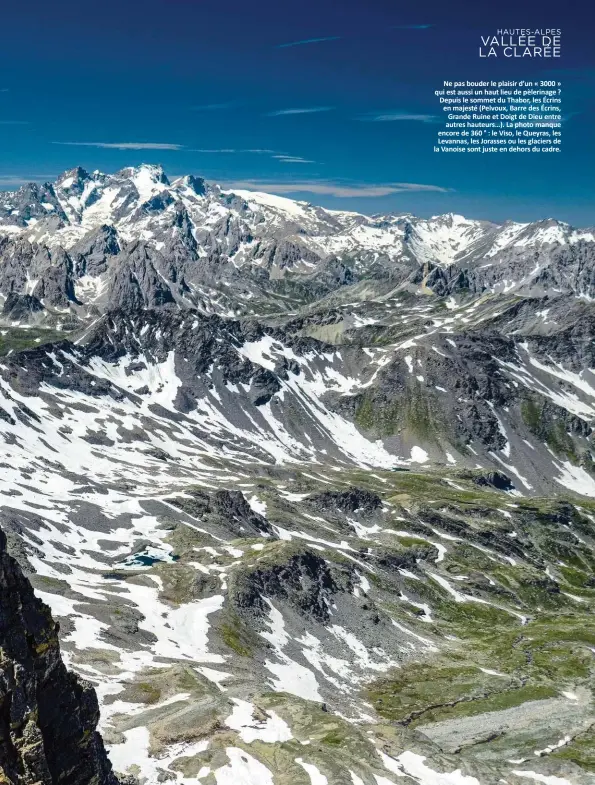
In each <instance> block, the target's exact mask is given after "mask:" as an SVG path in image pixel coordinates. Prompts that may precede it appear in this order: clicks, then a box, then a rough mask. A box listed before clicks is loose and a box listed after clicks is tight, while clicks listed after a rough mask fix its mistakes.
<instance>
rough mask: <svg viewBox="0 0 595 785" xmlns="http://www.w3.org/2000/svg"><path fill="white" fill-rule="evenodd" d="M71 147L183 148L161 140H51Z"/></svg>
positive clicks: (118, 148)
mask: <svg viewBox="0 0 595 785" xmlns="http://www.w3.org/2000/svg"><path fill="white" fill-rule="evenodd" d="M52 144H62V145H71V146H73V147H103V148H106V149H108V150H183V149H184V145H182V144H165V143H161V142H52Z"/></svg>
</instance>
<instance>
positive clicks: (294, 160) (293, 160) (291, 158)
mask: <svg viewBox="0 0 595 785" xmlns="http://www.w3.org/2000/svg"><path fill="white" fill-rule="evenodd" d="M272 157H273V158H276V159H277V160H278V161H283V163H286V164H314V163H316V161H310V160H309V159H308V158H302V156H301V155H273V156H272Z"/></svg>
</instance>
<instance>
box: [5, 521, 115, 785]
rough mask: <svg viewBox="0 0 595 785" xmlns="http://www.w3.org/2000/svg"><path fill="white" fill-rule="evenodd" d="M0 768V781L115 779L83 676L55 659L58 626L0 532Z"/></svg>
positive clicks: (97, 783)
mask: <svg viewBox="0 0 595 785" xmlns="http://www.w3.org/2000/svg"><path fill="white" fill-rule="evenodd" d="M0 608H1V609H2V612H1V614H0V658H1V659H0V728H1V730H0V773H1V776H2V781H3V782H5V783H14V785H21V783H33V782H36V783H43V784H44V785H54V783H58V782H64V783H72V785H79V784H80V785H117V780H116V778H115V777H114V775H113V773H112V768H111V764H110V762H109V760H108V758H107V755H106V753H105V750H104V747H103V742H102V740H101V737H100V735H99V733H98V732H97V730H96V728H97V722H98V719H99V706H98V703H97V696H96V695H95V692H94V690H93V688H92V687H91V685H90V684H89V683H88V682H84V681H81V679H80V678H79V677H78V676H75V674H74V673H72V672H70V671H67V670H66V668H65V666H64V664H63V663H62V660H61V658H60V645H59V643H58V626H57V625H56V623H55V622H54V621H53V619H52V617H51V615H50V610H49V608H48V607H47V606H46V605H44V603H43V602H41V601H40V600H39V599H37V598H36V597H35V595H34V594H33V589H32V587H31V585H30V583H29V582H28V581H27V579H26V578H25V577H24V576H23V574H22V572H21V569H20V567H19V566H18V564H17V563H16V562H15V560H14V559H13V558H12V557H11V556H10V555H9V554H8V552H7V550H6V536H5V535H4V533H3V532H2V531H0Z"/></svg>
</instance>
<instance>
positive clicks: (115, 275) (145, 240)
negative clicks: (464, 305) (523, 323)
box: [0, 165, 595, 318]
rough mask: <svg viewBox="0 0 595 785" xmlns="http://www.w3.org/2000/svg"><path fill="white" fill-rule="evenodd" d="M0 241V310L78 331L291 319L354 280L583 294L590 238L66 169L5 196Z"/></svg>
mask: <svg viewBox="0 0 595 785" xmlns="http://www.w3.org/2000/svg"><path fill="white" fill-rule="evenodd" d="M0 238H2V239H1V240H0V243H1V244H0V257H1V258H2V260H3V266H2V273H1V275H0V293H1V294H2V295H4V296H5V297H7V296H9V295H12V296H13V297H12V299H11V305H12V306H14V302H13V301H14V297H15V296H21V295H28V296H29V297H32V298H34V299H33V300H30V301H28V303H27V305H28V307H29V309H30V310H37V311H41V310H42V309H43V308H44V307H45V308H47V309H52V308H70V309H71V310H72V311H73V312H75V313H77V314H78V315H79V317H82V318H84V317H85V315H88V313H89V311H90V310H93V309H96V308H99V309H100V310H105V309H106V308H107V307H108V306H109V307H112V306H114V305H116V306H117V305H128V306H129V305H130V303H131V302H137V303H139V304H143V305H144V306H145V307H148V306H149V307H150V306H153V305H159V304H166V303H167V302H172V303H173V302H176V303H178V304H179V305H180V306H182V307H184V306H186V307H188V306H190V307H202V308H204V309H205V310H207V311H209V312H216V313H221V314H225V313H228V314H231V313H235V312H241V313H250V312H251V311H254V303H253V302H251V301H253V300H254V299H256V300H258V299H263V298H264V299H269V300H272V302H273V303H274V307H276V308H278V309H280V310H283V307H285V310H292V309H293V308H294V306H295V301H294V298H297V301H298V302H302V303H303V301H304V300H306V301H307V300H309V299H310V300H311V299H312V298H313V297H314V298H318V297H320V296H323V295H325V294H328V293H330V292H333V291H336V290H338V289H339V288H341V287H343V286H345V284H353V283H357V282H358V281H360V280H363V279H366V280H374V281H376V282H378V284H383V283H384V284H390V285H391V286H392V287H393V288H394V287H395V286H401V287H409V288H411V287H412V286H418V285H421V286H424V287H429V288H431V289H432V290H435V291H436V292H437V293H445V292H446V291H448V292H453V291H456V289H457V287H459V288H460V287H461V286H464V287H469V288H471V289H472V290H474V291H478V292H481V291H492V292H498V291H503V292H510V291H519V290H521V291H528V290H535V291H541V292H543V293H545V292H547V291H548V290H549V289H552V288H553V289H556V288H562V289H564V290H567V289H568V290H570V291H573V292H574V293H576V294H584V295H586V296H593V295H594V294H595V283H594V280H593V276H592V265H591V264H590V262H591V260H592V259H593V249H594V248H595V232H594V230H592V229H585V230H579V229H575V228H573V227H571V226H569V225H568V224H565V223H562V222H559V221H555V220H547V221H540V222H536V223H531V224H523V223H513V222H508V223H505V224H494V223H490V222H486V221H474V220H467V219H465V218H463V217H461V216H457V215H452V214H448V215H442V216H437V217H434V218H431V219H419V218H415V217H413V216H410V215H403V216H393V215H388V216H373V217H370V216H365V215H361V214H358V213H353V212H346V211H335V210H325V209H323V208H320V207H316V206H314V205H311V204H309V203H306V202H298V201H294V200H291V199H287V198H284V197H280V196H274V195H271V194H266V193H257V192H249V191H242V190H239V191H231V190H226V189H222V188H221V187H219V186H217V185H213V184H208V183H206V182H205V181H204V180H203V179H202V178H198V177H193V176H186V177H178V178H175V179H172V180H171V181H170V180H169V179H168V178H167V176H166V175H165V173H164V172H163V170H162V169H161V168H160V167H157V166H148V165H143V166H140V167H137V168H128V169H123V170H122V171H120V172H117V173H116V174H114V175H106V174H102V173H100V172H93V173H92V174H89V173H87V172H86V171H84V170H83V169H81V168H76V169H73V170H71V171H68V172H65V173H64V174H63V175H62V176H61V177H59V178H58V180H57V181H56V182H55V183H53V184H49V183H48V184H44V185H38V184H30V185H27V186H23V187H22V188H20V189H19V190H18V191H15V192H5V193H4V194H3V195H2V197H1V198H0ZM587 267H588V268H589V269H588V270H587V269H586V268H587ZM230 287H232V289H233V292H232V293H230ZM298 290H300V291H298ZM308 290H309V291H308ZM288 294H289V295H290V300H289V301H288V302H286V303H285V306H283V302H282V300H283V297H284V296H285V298H287V295H288ZM256 312H258V311H256Z"/></svg>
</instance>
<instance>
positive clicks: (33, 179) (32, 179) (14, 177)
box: [0, 174, 56, 188]
mask: <svg viewBox="0 0 595 785" xmlns="http://www.w3.org/2000/svg"><path fill="white" fill-rule="evenodd" d="M55 177H56V175H53V174H6V175H3V174H0V188H3V187H5V186H9V187H12V186H19V185H28V184H29V183H49V182H51V181H52V180H53V179H54V178H55Z"/></svg>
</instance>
